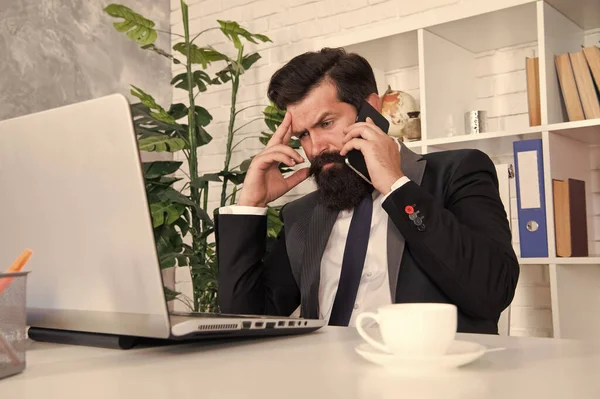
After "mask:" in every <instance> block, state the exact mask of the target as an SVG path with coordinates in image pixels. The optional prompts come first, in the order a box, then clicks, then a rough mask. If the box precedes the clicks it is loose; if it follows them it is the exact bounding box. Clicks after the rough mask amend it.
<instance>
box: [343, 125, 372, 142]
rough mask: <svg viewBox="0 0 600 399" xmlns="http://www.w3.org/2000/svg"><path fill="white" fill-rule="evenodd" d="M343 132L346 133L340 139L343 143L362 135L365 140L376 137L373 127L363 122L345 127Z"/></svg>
mask: <svg viewBox="0 0 600 399" xmlns="http://www.w3.org/2000/svg"><path fill="white" fill-rule="evenodd" d="M344 133H346V135H345V136H344V139H343V140H342V142H343V143H344V144H345V143H347V142H349V141H350V140H352V139H354V138H358V137H362V138H363V139H365V140H373V139H374V138H376V137H377V132H376V131H375V130H374V129H373V127H372V125H369V124H366V123H364V122H361V123H357V124H354V125H351V126H349V127H347V128H346V129H344Z"/></svg>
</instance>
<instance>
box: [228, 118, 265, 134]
mask: <svg viewBox="0 0 600 399" xmlns="http://www.w3.org/2000/svg"><path fill="white" fill-rule="evenodd" d="M262 120H264V118H254V119H252V120H251V121H249V122H246V123H244V124H243V125H242V126H240V127H238V128H237V129H235V130H234V131H233V134H236V133H237V132H238V131H240V130H242V129H243V128H245V127H246V126H248V125H249V124H251V123H254V122H256V121H262Z"/></svg>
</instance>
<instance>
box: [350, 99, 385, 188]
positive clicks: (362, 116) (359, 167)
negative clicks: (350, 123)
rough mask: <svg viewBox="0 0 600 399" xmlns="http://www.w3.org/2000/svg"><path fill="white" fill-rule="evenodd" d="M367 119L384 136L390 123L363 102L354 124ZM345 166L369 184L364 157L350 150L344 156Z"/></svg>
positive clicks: (358, 152) (357, 151)
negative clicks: (369, 119)
mask: <svg viewBox="0 0 600 399" xmlns="http://www.w3.org/2000/svg"><path fill="white" fill-rule="evenodd" d="M367 118H371V119H372V120H373V123H375V125H377V127H379V128H380V129H381V130H382V131H383V132H384V133H385V134H387V133H388V130H389V128H390V122H389V121H388V120H387V119H385V116H383V115H381V114H380V113H379V111H377V110H376V109H375V108H373V106H372V105H371V104H369V103H368V102H366V101H365V100H363V102H362V105H361V106H360V109H359V110H358V114H357V115H356V122H365V121H366V120H367ZM345 161H346V165H348V166H349V167H350V169H352V170H353V171H355V172H356V173H357V174H358V175H359V176H360V177H362V178H363V179H364V180H366V181H367V182H368V183H369V184H371V185H372V184H373V183H371V176H369V169H368V168H367V163H366V162H365V157H364V156H363V154H362V152H360V151H359V150H352V151H350V152H349V153H348V154H346V160H345Z"/></svg>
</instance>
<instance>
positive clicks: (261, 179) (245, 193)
mask: <svg viewBox="0 0 600 399" xmlns="http://www.w3.org/2000/svg"><path fill="white" fill-rule="evenodd" d="M291 137H292V116H291V114H290V113H289V112H287V113H286V114H285V118H284V119H283V122H282V123H281V125H279V128H277V130H276V131H275V133H273V137H271V140H269V143H268V144H267V147H266V148H265V149H264V151H263V152H261V153H260V154H258V155H257V156H255V157H254V159H253V160H252V163H251V164H250V167H249V168H248V173H247V174H246V178H245V179H244V186H243V188H242V194H241V195H240V200H239V201H238V205H241V206H255V207H265V206H267V204H268V203H269V202H271V201H274V200H276V199H277V198H279V197H281V196H282V195H284V194H285V193H287V192H288V191H290V190H291V189H292V188H294V187H296V186H297V185H298V184H300V183H301V182H303V181H304V180H306V179H307V178H308V168H302V169H300V170H298V171H296V172H294V173H293V174H292V175H290V176H288V177H287V178H286V177H283V175H282V174H281V172H280V171H279V164H280V163H284V164H286V165H287V166H290V167H293V166H295V165H296V164H298V163H302V162H304V159H303V158H302V157H301V156H300V154H299V153H298V152H296V151H295V150H294V149H293V148H292V147H290V146H289V145H288V143H289V141H290V138H291Z"/></svg>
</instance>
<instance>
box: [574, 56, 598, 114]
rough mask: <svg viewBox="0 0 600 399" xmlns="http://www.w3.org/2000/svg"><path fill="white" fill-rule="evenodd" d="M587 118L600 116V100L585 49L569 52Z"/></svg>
mask: <svg viewBox="0 0 600 399" xmlns="http://www.w3.org/2000/svg"><path fill="white" fill-rule="evenodd" d="M569 58H570V60H571V65H572V67H573V75H574V76H575V82H576V83H577V91H578V92H579V99H580V101H581V105H582V107H583V113H584V115H585V119H596V118H600V101H598V94H597V93H596V87H595V86H594V81H593V80H592V74H591V73H590V68H589V66H588V63H587V61H586V58H585V55H584V53H583V51H577V52H575V53H569Z"/></svg>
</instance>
